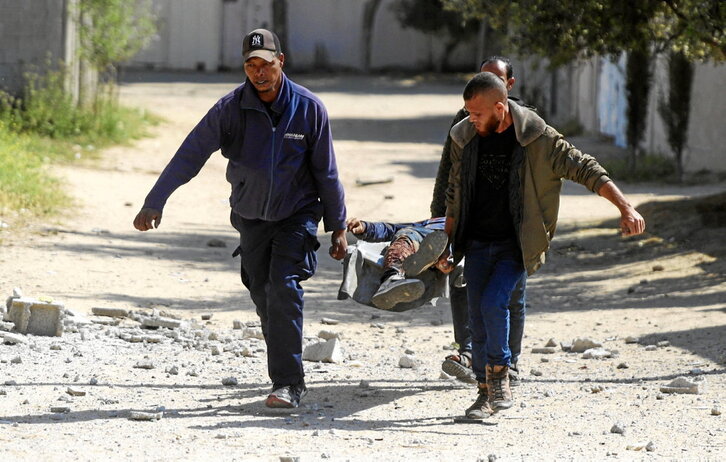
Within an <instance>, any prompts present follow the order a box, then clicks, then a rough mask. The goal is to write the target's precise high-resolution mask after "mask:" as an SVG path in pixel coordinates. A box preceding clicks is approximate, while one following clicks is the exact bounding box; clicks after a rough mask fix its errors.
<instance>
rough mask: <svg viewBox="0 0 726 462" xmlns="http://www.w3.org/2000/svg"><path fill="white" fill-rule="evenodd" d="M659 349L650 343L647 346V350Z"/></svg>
mask: <svg viewBox="0 0 726 462" xmlns="http://www.w3.org/2000/svg"><path fill="white" fill-rule="evenodd" d="M657 349H658V347H657V346H655V345H648V346H646V347H645V351H655V350H657Z"/></svg>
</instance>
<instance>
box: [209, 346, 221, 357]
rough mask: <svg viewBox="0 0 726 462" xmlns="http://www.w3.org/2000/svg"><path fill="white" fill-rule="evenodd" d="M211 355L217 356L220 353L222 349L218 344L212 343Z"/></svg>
mask: <svg viewBox="0 0 726 462" xmlns="http://www.w3.org/2000/svg"><path fill="white" fill-rule="evenodd" d="M211 350H212V356H218V355H221V354H222V349H221V348H219V345H212V348H211Z"/></svg>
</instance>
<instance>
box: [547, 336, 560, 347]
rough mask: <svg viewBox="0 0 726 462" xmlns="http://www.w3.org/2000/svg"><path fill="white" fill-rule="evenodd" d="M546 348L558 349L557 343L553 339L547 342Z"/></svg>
mask: <svg viewBox="0 0 726 462" xmlns="http://www.w3.org/2000/svg"><path fill="white" fill-rule="evenodd" d="M545 346H546V347H552V348H556V347H557V342H556V341H555V339H553V338H551V339H549V340H547V343H546V344H545Z"/></svg>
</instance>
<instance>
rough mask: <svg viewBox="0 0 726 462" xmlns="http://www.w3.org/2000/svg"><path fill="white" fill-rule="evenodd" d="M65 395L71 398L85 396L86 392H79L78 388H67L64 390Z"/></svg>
mask: <svg viewBox="0 0 726 462" xmlns="http://www.w3.org/2000/svg"><path fill="white" fill-rule="evenodd" d="M66 393H68V394H69V395H71V396H86V392H85V391H83V390H81V389H80V388H73V387H68V388H67V389H66Z"/></svg>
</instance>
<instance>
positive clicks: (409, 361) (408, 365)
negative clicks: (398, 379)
mask: <svg viewBox="0 0 726 462" xmlns="http://www.w3.org/2000/svg"><path fill="white" fill-rule="evenodd" d="M416 365H417V361H416V358H414V357H413V356H411V355H402V356H401V358H400V359H399V360H398V367H402V368H404V369H413V368H415V367H416Z"/></svg>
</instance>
